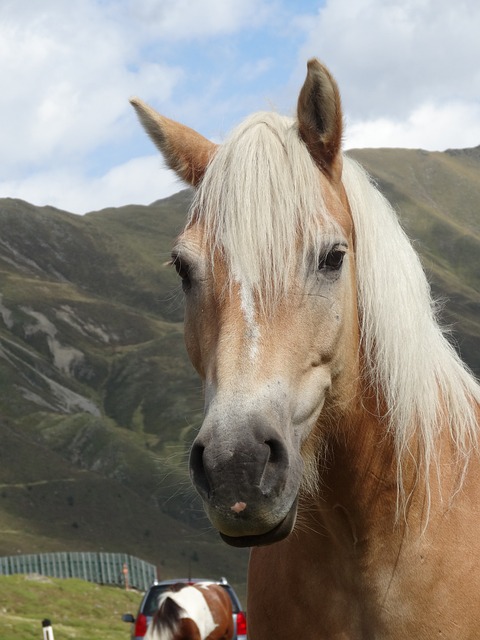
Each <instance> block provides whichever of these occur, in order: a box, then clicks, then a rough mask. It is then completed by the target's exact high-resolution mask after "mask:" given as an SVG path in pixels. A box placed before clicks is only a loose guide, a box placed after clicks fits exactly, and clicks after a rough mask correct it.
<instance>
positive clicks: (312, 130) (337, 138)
mask: <svg viewBox="0 0 480 640" xmlns="http://www.w3.org/2000/svg"><path fill="white" fill-rule="evenodd" d="M297 116H298V130H299V133H300V137H301V138H302V140H303V141H304V142H305V144H306V145H307V148H308V150H309V151H310V155H311V156H312V158H313V159H314V161H315V163H316V164H317V165H318V167H319V168H320V169H321V170H322V171H323V172H324V173H325V174H326V175H328V176H329V177H330V178H331V179H332V180H334V181H339V180H340V179H341V174H342V155H341V147H342V129H343V117H342V106H341V102H340V93H339V91H338V87H337V83H336V82H335V80H334V79H333V77H332V76H331V75H330V72H329V71H328V69H327V68H326V67H324V66H323V65H322V64H321V63H320V62H319V61H318V60H317V59H316V58H312V60H309V61H308V72H307V77H306V79H305V83H304V85H303V87H302V89H301V91H300V95H299V97H298V107H297Z"/></svg>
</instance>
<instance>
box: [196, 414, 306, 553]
mask: <svg viewBox="0 0 480 640" xmlns="http://www.w3.org/2000/svg"><path fill="white" fill-rule="evenodd" d="M228 424H229V427H226V426H225V422H224V421H219V420H209V419H206V420H205V422H204V425H203V426H202V429H201V430H200V433H199V435H198V437H197V438H196V440H195V442H194V443H193V446H192V450H191V454H190V474H191V478H192V482H193V484H194V486H195V488H196V489H197V491H198V493H199V494H200V496H201V498H202V500H203V502H204V505H205V509H206V512H207V515H208V517H209V518H210V521H211V522H212V524H213V526H214V527H215V528H216V529H218V531H219V532H220V535H221V536H222V538H223V540H225V542H227V543H228V544H231V545H233V546H240V547H246V546H255V545H263V544H271V543H273V542H277V541H279V540H281V539H282V538H285V537H286V536H287V535H288V534H289V533H290V532H291V530H292V528H293V526H294V524H295V518H296V511H297V496H298V491H299V486H300V481H301V476H302V470H303V463H302V460H301V456H300V454H299V452H297V451H295V448H293V447H291V446H289V443H288V441H286V440H285V439H284V438H282V436H281V435H280V434H279V432H278V430H277V429H275V428H274V427H273V426H272V425H271V424H269V423H268V422H266V421H265V420H263V419H262V417H259V416H258V415H247V416H245V415H244V416H241V417H240V418H239V417H238V416H236V419H235V421H234V422H232V420H231V419H230V420H229V421H228Z"/></svg>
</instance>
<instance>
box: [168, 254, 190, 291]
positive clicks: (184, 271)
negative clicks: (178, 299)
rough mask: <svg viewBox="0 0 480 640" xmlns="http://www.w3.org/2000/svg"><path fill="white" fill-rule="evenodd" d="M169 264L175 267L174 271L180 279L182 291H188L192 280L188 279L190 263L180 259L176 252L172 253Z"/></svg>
mask: <svg viewBox="0 0 480 640" xmlns="http://www.w3.org/2000/svg"><path fill="white" fill-rule="evenodd" d="M171 264H172V265H173V266H174V267H175V271H176V272H177V273H178V275H179V276H180V278H181V279H182V289H183V290H184V291H188V290H189V289H190V287H191V286H192V282H191V279H190V271H191V269H190V265H189V264H188V262H185V260H182V259H181V257H180V256H179V255H178V254H174V255H172V262H171Z"/></svg>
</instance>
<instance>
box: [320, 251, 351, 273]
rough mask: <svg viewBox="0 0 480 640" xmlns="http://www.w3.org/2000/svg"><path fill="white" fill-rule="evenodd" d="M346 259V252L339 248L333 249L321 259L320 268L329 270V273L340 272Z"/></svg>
mask: <svg viewBox="0 0 480 640" xmlns="http://www.w3.org/2000/svg"><path fill="white" fill-rule="evenodd" d="M344 257H345V251H342V250H341V249H337V248H335V249H332V250H331V251H329V252H328V253H327V254H326V255H325V256H323V257H322V258H321V259H320V261H319V263H318V268H319V269H328V270H329V271H338V270H339V269H340V268H341V266H342V264H343V259H344Z"/></svg>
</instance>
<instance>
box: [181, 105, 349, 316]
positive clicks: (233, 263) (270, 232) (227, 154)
mask: <svg viewBox="0 0 480 640" xmlns="http://www.w3.org/2000/svg"><path fill="white" fill-rule="evenodd" d="M320 187H321V185H320V181H319V179H318V169H317V167H316V165H315V164H314V162H313V160H312V158H311V156H310V154H309V152H308V150H307V148H306V146H305V145H304V144H303V143H301V142H300V138H299V135H298V129H297V126H296V124H295V122H294V121H293V120H292V119H291V118H286V117H282V116H280V115H278V114H276V113H269V112H261V113H257V114H254V115H252V116H251V117H250V118H248V119H247V120H245V121H244V122H243V123H242V124H241V125H240V126H239V127H237V128H236V129H235V130H234V131H233V132H232V133H231V135H230V137H229V139H228V140H227V141H226V142H225V143H224V144H222V145H221V146H220V147H219V149H218V151H217V153H216V154H215V155H214V157H213V159H212V161H211V162H210V165H209V166H208V168H207V171H206V174H205V177H204V179H203V181H202V184H201V186H200V188H199V190H198V191H197V194H196V197H195V200H194V202H193V205H192V209H191V214H190V221H189V223H191V222H194V221H195V220H196V219H198V218H200V219H201V222H202V224H203V225H204V227H205V230H206V234H205V235H206V237H207V238H208V239H209V241H210V242H212V245H213V246H212V248H211V254H212V256H213V254H214V252H215V249H219V250H221V251H222V252H223V254H224V256H225V258H226V260H227V263H228V266H229V272H230V275H231V278H232V282H234V281H235V280H236V279H238V278H240V277H241V280H242V283H243V284H244V285H245V286H246V287H248V288H250V289H251V290H252V291H254V292H255V295H256V297H257V300H258V301H259V303H260V306H261V307H263V308H271V307H272V306H273V305H274V303H275V300H277V299H278V298H279V297H281V296H282V295H283V294H285V293H286V291H287V289H288V286H289V284H290V283H291V277H292V273H293V272H294V271H295V269H296V268H298V264H299V262H301V263H302V262H303V263H305V262H307V261H308V260H309V259H311V256H312V255H317V256H318V255H321V251H322V247H324V246H325V245H326V244H328V243H329V242H330V241H331V237H333V236H335V233H336V229H337V225H336V223H335V221H334V220H333V219H332V218H331V216H330V215H329V213H328V211H327V209H326V207H325V204H324V201H323V196H322V191H321V188H320ZM189 223H187V226H188V224H189ZM319 224H320V225H321V227H322V233H319ZM297 247H298V248H299V252H298V251H297Z"/></svg>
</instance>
